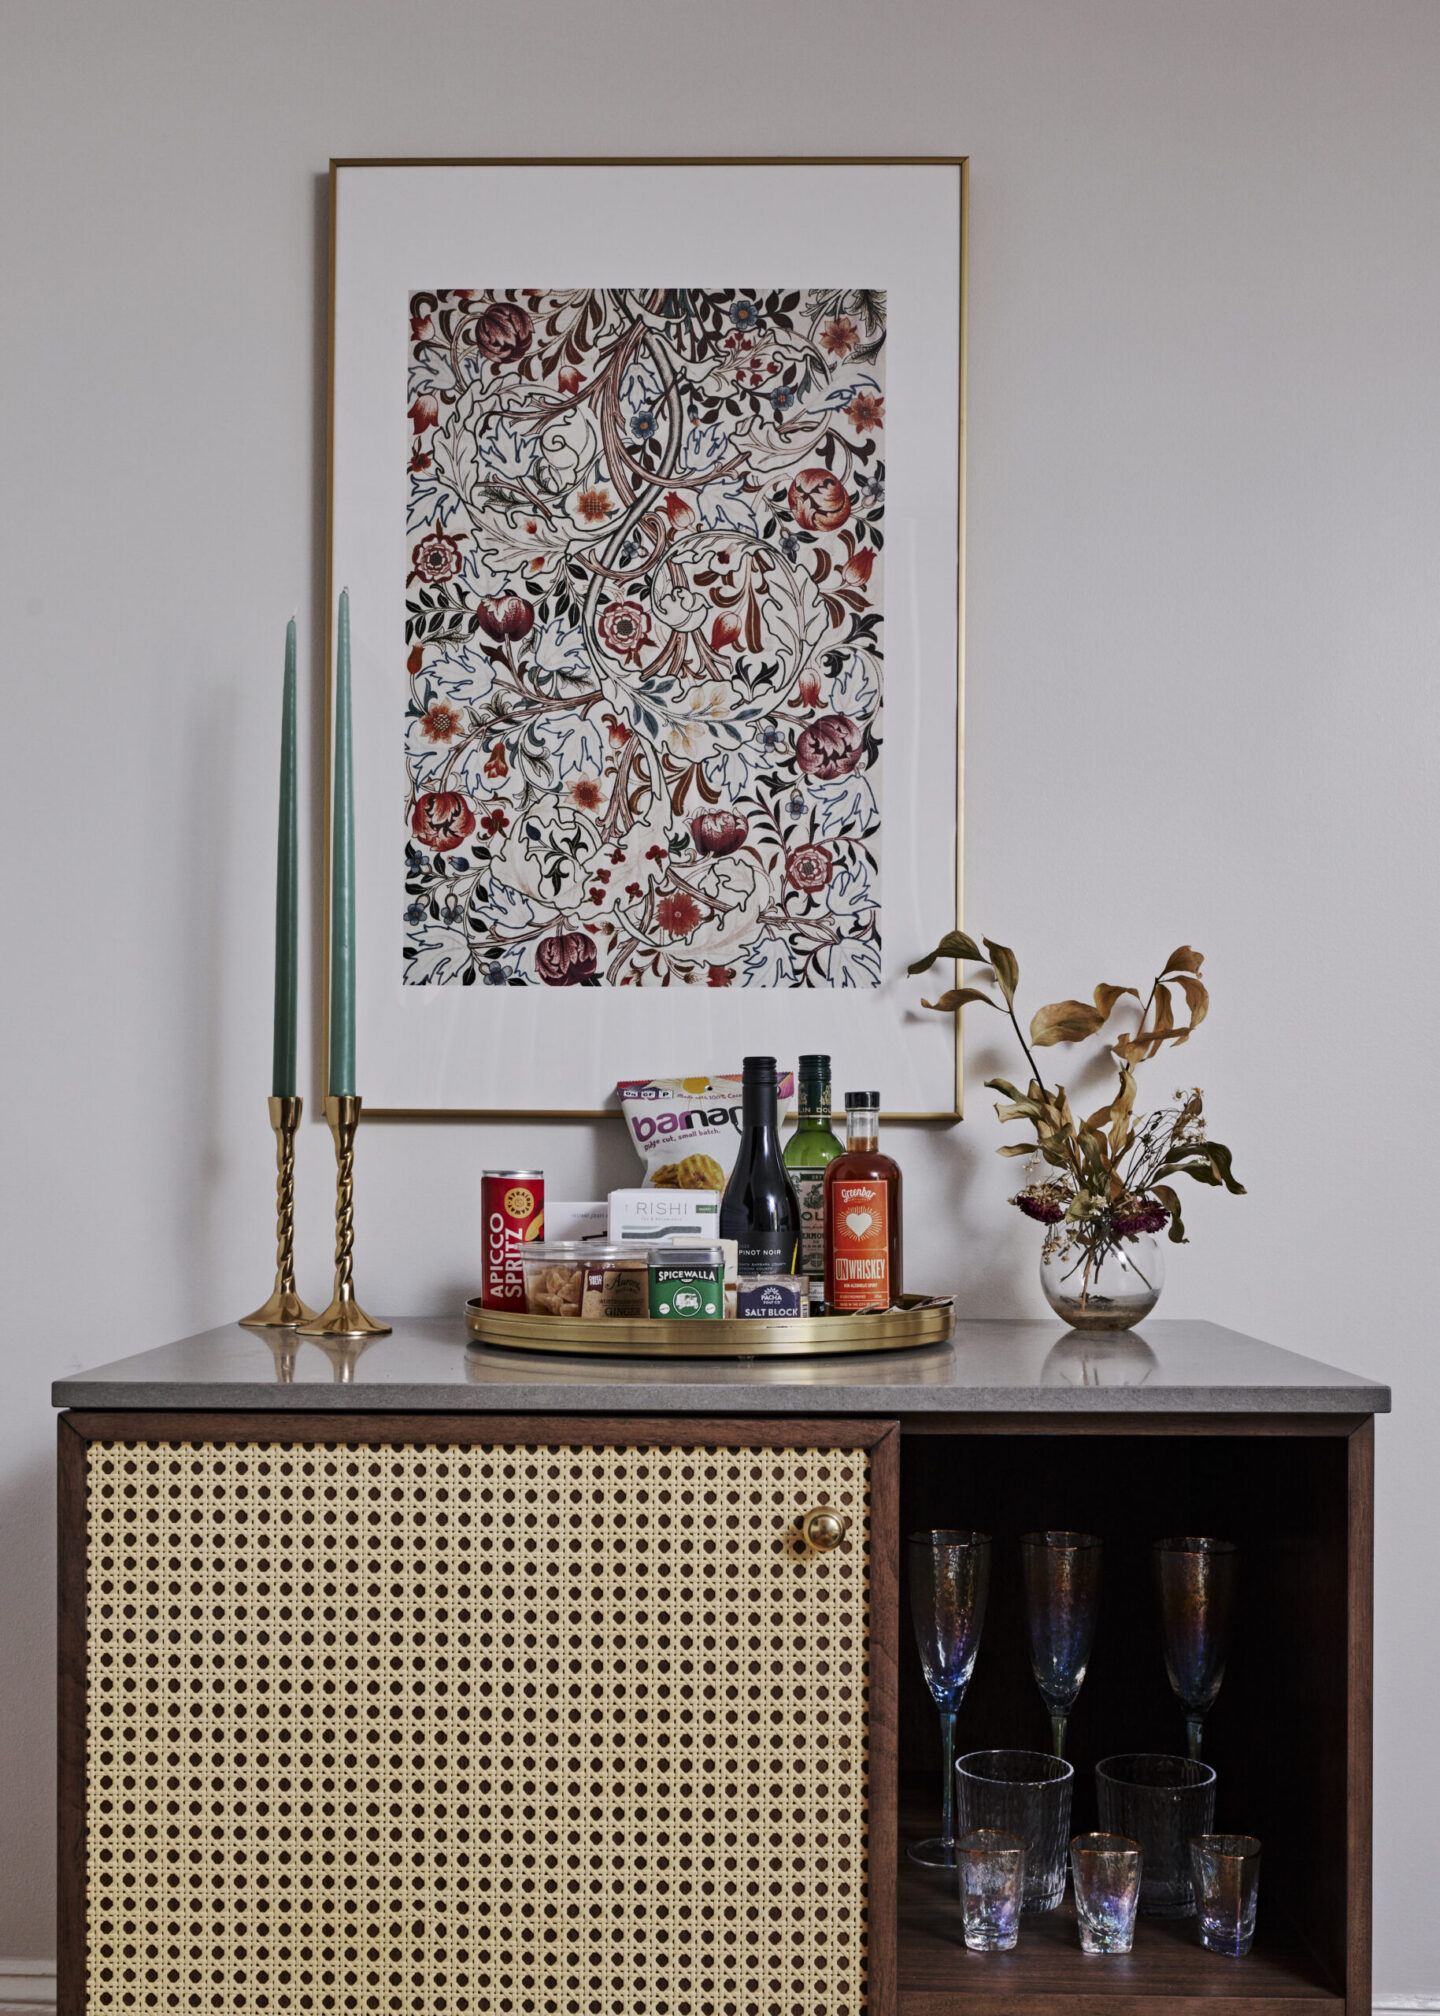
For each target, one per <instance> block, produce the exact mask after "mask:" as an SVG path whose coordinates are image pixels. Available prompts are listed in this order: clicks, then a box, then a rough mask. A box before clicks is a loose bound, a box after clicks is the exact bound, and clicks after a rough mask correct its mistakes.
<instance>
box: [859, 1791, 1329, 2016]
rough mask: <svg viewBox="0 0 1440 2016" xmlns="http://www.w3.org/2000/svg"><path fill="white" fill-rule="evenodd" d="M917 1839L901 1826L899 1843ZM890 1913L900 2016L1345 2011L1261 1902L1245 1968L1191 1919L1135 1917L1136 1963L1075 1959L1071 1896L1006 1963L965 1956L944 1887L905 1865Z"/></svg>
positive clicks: (1129, 1957) (1037, 1923)
mask: <svg viewBox="0 0 1440 2016" xmlns="http://www.w3.org/2000/svg"><path fill="white" fill-rule="evenodd" d="M907 1817H908V1816H907ZM916 1817H917V1820H918V1817H919V1816H916ZM922 1831H923V1829H922V1827H921V1826H920V1825H918V1824H917V1825H913V1826H907V1825H905V1823H904V1820H903V1819H902V1824H901V1830H900V1832H901V1840H902V1842H903V1841H905V1840H914V1839H916V1838H917V1837H918V1835H919V1834H920V1833H921V1832H922ZM902 1853H903V1851H902ZM897 1902H898V1908H899V1920H900V1941H899V1956H898V1958H899V1970H898V1971H899V1988H900V1997H899V2002H900V2016H1117V2012H1121V2016H1257V2012H1261V2011H1268V2012H1270V2016H1338V2012H1340V2011H1342V2010H1343V2009H1344V2007H1345V1998H1344V1996H1343V1995H1341V1994H1338V1993H1337V1992H1335V1991H1334V1990H1333V1989H1330V1988H1328V1987H1326V1986H1325V1985H1324V1983H1323V1981H1322V1980H1321V1978H1320V1975H1319V1971H1318V1969H1317V1968H1316V1967H1315V1965H1314V1963H1313V1962H1311V1961H1310V1960H1309V1958H1308V1957H1307V1956H1306V1954H1305V1952H1304V1950H1303V1948H1302V1947H1301V1946H1300V1944H1299V1942H1298V1941H1296V1940H1295V1939H1293V1938H1292V1937H1291V1936H1290V1935H1289V1934H1288V1933H1287V1931H1286V1929H1285V1928H1284V1927H1283V1926H1282V1925H1279V1924H1276V1923H1275V1922H1274V1920H1273V1918H1272V1919H1268V1920H1267V1917H1266V1914H1265V1899H1264V1895H1263V1893H1262V1896H1261V1900H1260V1922H1259V1930H1258V1933H1257V1936H1256V1941H1255V1945H1254V1947H1253V1949H1252V1950H1251V1952H1250V1953H1248V1954H1247V1955H1246V1957H1245V1958H1244V1959H1243V1960H1229V1959H1226V1958H1225V1956H1224V1955H1223V1954H1220V1953H1207V1952H1206V1951H1205V1949H1204V1947H1203V1946H1201V1944H1200V1942H1199V1939H1198V1937H1197V1936H1196V1931H1195V1921H1194V1919H1193V1918H1142V1919H1141V1920H1140V1924H1139V1926H1138V1928H1137V1931H1136V1934H1135V1947H1134V1950H1133V1952H1130V1953H1128V1954H1111V1955H1108V1956H1105V1957H1103V1958H1102V1957H1100V1956H1098V1955H1093V1954H1086V1953H1082V1952H1081V1951H1080V1939H1079V1934H1078V1933H1077V1931H1076V1929H1075V1911H1074V1906H1073V1904H1072V1902H1071V1900H1070V1897H1069V1895H1068V1893H1067V1895H1066V1899H1065V1902H1064V1904H1063V1905H1061V1907H1060V1909H1059V1910H1058V1911H1035V1912H1030V1913H1027V1915H1026V1916H1025V1917H1024V1918H1022V1920H1021V1921H1020V1943H1019V1945H1018V1946H1017V1947H1016V1948H1015V1951H1014V1952H1013V1953H971V1952H969V1951H967V1949H966V1946H965V1941H964V1938H963V1937H962V1935H961V1930H960V1907H959V1904H958V1902H956V1901H954V1900H953V1899H952V1897H951V1890H950V1883H949V1880H948V1879H947V1877H946V1876H945V1875H944V1873H943V1872H941V1871H936V1870H929V1869H921V1868H919V1867H918V1866H917V1865H916V1864H915V1863H913V1862H911V1861H909V1860H908V1859H907V1860H902V1862H901V1864H900V1881H899V1896H898V1900H897Z"/></svg>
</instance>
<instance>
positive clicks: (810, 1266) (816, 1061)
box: [785, 1056, 845, 1316]
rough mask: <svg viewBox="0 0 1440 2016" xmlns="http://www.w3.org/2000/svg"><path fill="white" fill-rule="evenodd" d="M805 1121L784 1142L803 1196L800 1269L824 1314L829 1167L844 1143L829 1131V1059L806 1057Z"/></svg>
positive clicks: (816, 1312)
mask: <svg viewBox="0 0 1440 2016" xmlns="http://www.w3.org/2000/svg"><path fill="white" fill-rule="evenodd" d="M798 1111H799V1116H800V1124H799V1125H798V1126H797V1127H796V1129H795V1132H794V1133H793V1134H792V1135H791V1137H790V1139H789V1141H788V1142H787V1143H786V1146H785V1167H786V1168H787V1169H788V1170H789V1172H790V1181H791V1183H792V1184H793V1185H794V1186H795V1195H796V1196H797V1197H798V1198H799V1200H800V1272H801V1273H802V1274H808V1275H809V1276H810V1314H811V1315H812V1316H823V1315H824V1314H825V1171H826V1169H827V1167H828V1166H829V1164H830V1163H832V1162H833V1161H834V1160H835V1157H836V1156H837V1155H843V1154H844V1153H845V1148H844V1144H843V1143H842V1142H841V1141H839V1140H837V1139H836V1137H835V1135H834V1134H833V1133H832V1132H831V1130H830V1059H829V1058H828V1057H814V1056H810V1057H802V1058H801V1059H800V1071H799V1102H798Z"/></svg>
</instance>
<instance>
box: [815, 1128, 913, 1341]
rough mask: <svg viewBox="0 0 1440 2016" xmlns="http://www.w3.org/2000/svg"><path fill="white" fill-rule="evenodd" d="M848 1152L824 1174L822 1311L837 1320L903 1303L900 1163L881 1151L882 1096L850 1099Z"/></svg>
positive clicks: (838, 1156) (839, 1156)
mask: <svg viewBox="0 0 1440 2016" xmlns="http://www.w3.org/2000/svg"><path fill="white" fill-rule="evenodd" d="M845 1129H846V1147H845V1153H844V1154H843V1155H837V1156H836V1158H835V1160H834V1161H833V1162H832V1163H831V1164H830V1166H829V1168H828V1169H827V1170H826V1171H825V1307H826V1308H827V1309H828V1310H829V1311H830V1313H831V1314H832V1315H834V1316H853V1315H855V1314H856V1313H857V1312H858V1311H860V1310H862V1309H889V1308H890V1307H891V1306H892V1305H893V1304H894V1303H896V1302H898V1301H899V1300H900V1293H901V1288H900V1262H901V1251H902V1247H901V1221H900V1165H899V1163H898V1162H896V1161H894V1160H893V1159H892V1158H891V1157H890V1156H889V1155H882V1154H881V1153H880V1094H879V1093H878V1092H847V1093H846V1094H845Z"/></svg>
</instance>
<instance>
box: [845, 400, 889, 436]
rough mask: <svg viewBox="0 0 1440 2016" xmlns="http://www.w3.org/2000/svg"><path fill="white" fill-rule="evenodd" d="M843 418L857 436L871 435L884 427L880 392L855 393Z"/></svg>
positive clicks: (883, 405)
mask: <svg viewBox="0 0 1440 2016" xmlns="http://www.w3.org/2000/svg"><path fill="white" fill-rule="evenodd" d="M845 418H846V419H847V420H848V421H849V422H850V425H851V426H852V427H853V428H854V429H855V432H856V433H857V434H869V433H873V431H874V430H875V428H877V427H883V426H884V425H885V397H884V394H883V393H880V392H857V393H856V394H855V397H854V398H853V399H852V400H851V401H850V404H849V405H848V406H847V407H846V408H845Z"/></svg>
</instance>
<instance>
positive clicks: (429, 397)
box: [406, 392, 440, 434]
mask: <svg viewBox="0 0 1440 2016" xmlns="http://www.w3.org/2000/svg"><path fill="white" fill-rule="evenodd" d="M406 418H407V419H408V420H409V422H410V425H411V426H412V427H413V428H414V429H415V432H416V433H417V434H423V433H424V432H425V430H426V428H427V427H433V426H434V425H435V422H436V421H437V420H438V419H439V418H440V402H439V400H438V399H436V398H435V397H434V396H433V394H431V393H429V392H421V393H420V394H419V395H418V397H417V398H416V400H415V403H414V405H413V406H412V407H411V408H410V411H409V413H408V414H407V415H406Z"/></svg>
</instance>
